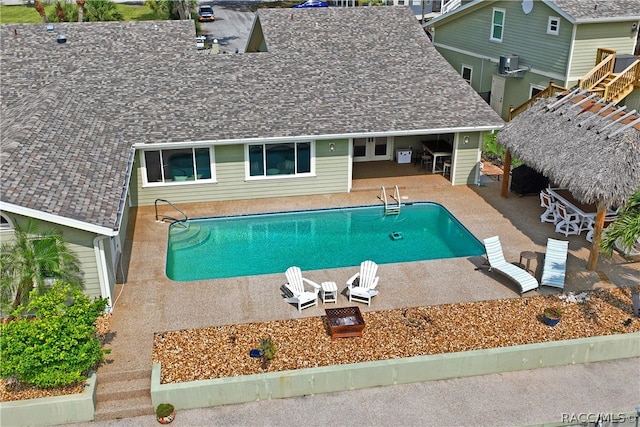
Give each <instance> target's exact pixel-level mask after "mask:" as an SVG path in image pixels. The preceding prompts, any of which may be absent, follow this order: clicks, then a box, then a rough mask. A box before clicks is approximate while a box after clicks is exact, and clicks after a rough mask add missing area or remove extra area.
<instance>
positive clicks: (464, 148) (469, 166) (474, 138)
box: [451, 132, 483, 185]
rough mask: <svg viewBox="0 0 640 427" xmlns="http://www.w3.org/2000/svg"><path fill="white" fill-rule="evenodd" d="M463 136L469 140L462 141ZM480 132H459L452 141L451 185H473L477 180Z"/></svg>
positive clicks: (480, 142) (480, 143)
mask: <svg viewBox="0 0 640 427" xmlns="http://www.w3.org/2000/svg"><path fill="white" fill-rule="evenodd" d="M465 136H468V137H469V142H468V143H466V144H465V143H464V138H465ZM482 136H483V133H482V132H474V133H460V134H458V135H457V138H456V139H455V142H454V159H453V163H452V167H453V170H452V172H451V183H452V185H464V184H467V185H473V184H475V183H476V182H477V180H478V162H479V161H480V153H481V148H482Z"/></svg>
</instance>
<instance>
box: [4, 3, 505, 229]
mask: <svg viewBox="0 0 640 427" xmlns="http://www.w3.org/2000/svg"><path fill="white" fill-rule="evenodd" d="M258 16H259V19H260V21H261V23H262V28H263V29H264V33H265V39H266V44H267V48H268V52H263V53H246V54H241V55H216V56H212V55H202V54H198V53H197V51H196V49H195V43H194V30H193V23H192V22H191V21H182V22H181V21H166V22H165V21H163V22H152V21H149V22H125V23H113V22H111V23H83V24H77V23H68V24H55V27H56V29H55V31H54V32H51V33H49V32H47V31H46V30H45V26H44V25H42V24H39V25H5V26H2V28H1V30H0V31H1V32H2V52H1V54H2V70H1V71H0V72H1V76H2V81H3V85H2V88H1V89H0V90H1V94H2V100H1V105H2V116H3V120H2V125H1V126H2V127H1V129H2V153H1V156H0V159H1V161H2V177H1V180H2V181H1V189H2V194H1V198H2V201H3V202H7V203H12V204H15V205H18V206H21V207H27V208H31V209H36V210H41V211H44V212H47V213H50V214H53V215H59V216H61V217H65V218H70V219H75V220H78V221H82V222H86V223H88V224H94V225H98V226H102V227H106V228H110V229H115V228H117V224H118V216H117V215H118V206H119V204H120V202H121V198H122V195H123V189H124V186H125V181H126V176H127V167H128V162H129V160H130V153H131V146H132V145H133V144H136V143H138V144H141V143H171V142H184V141H225V140H242V139H247V138H269V137H293V136H317V137H321V136H322V135H335V134H343V135H349V134H363V133H370V132H398V133H402V132H419V131H420V130H425V129H450V128H468V127H474V126H475V127H496V126H500V125H502V123H503V122H502V120H501V119H500V117H499V116H498V115H497V114H495V113H494V112H493V110H491V109H490V108H489V106H488V105H487V104H486V103H485V102H484V101H483V100H482V99H481V98H480V97H479V96H478V95H477V94H476V93H475V92H474V91H473V90H472V89H471V87H470V86H468V85H467V84H466V82H464V80H462V79H461V78H460V76H459V75H458V73H457V72H456V71H455V70H454V69H452V68H451V66H450V65H449V64H448V63H447V62H446V61H445V60H444V59H443V58H442V57H441V56H440V55H439V54H438V53H437V52H436V50H435V48H434V47H433V46H432V45H431V44H430V42H429V41H428V39H427V37H426V36H425V34H424V32H423V31H422V29H421V27H420V25H419V23H418V22H417V21H416V19H415V17H414V16H413V14H412V13H411V11H410V9H409V8H406V7H372V8H369V7H363V8H326V9H324V8H323V9H321V10H317V9H314V10H294V9H265V10H260V11H259V13H258ZM292 16H293V19H292ZM60 33H64V34H65V35H66V36H67V43H65V44H58V43H56V41H55V37H56V35H57V34H60Z"/></svg>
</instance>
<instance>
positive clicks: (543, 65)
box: [433, 1, 573, 119]
mask: <svg viewBox="0 0 640 427" xmlns="http://www.w3.org/2000/svg"><path fill="white" fill-rule="evenodd" d="M494 8H498V9H504V11H505V18H504V33H503V39H502V42H496V41H492V40H490V31H491V21H492V14H493V10H494ZM550 16H552V17H556V18H558V19H559V22H560V25H559V29H558V34H557V35H552V34H547V27H548V23H549V17H550ZM572 33H573V25H571V23H569V21H567V20H565V19H564V18H562V17H561V16H559V15H558V14H557V13H556V12H555V11H553V10H552V9H551V8H549V7H548V6H546V5H545V4H543V3H541V2H535V3H534V7H533V10H532V11H531V12H530V13H528V14H525V13H524V12H523V10H522V5H521V2H511V1H504V2H494V3H491V4H490V6H480V7H478V8H475V9H471V10H469V11H467V12H466V13H461V16H460V17H458V18H455V19H453V18H452V19H450V20H447V21H444V22H442V23H439V24H436V27H435V31H434V34H433V37H434V45H435V47H436V49H437V50H438V51H439V52H440V53H441V54H442V55H443V56H444V57H445V59H446V60H447V61H448V62H449V63H450V64H451V65H452V66H453V68H454V69H455V70H456V72H457V73H459V74H461V73H462V67H463V66H467V67H471V68H472V70H473V71H472V76H471V86H472V87H473V88H474V89H475V90H476V92H478V93H479V94H480V95H481V96H482V97H483V98H484V99H485V100H486V101H487V102H488V101H489V94H490V92H491V79H492V76H493V75H495V74H497V73H498V65H499V63H500V57H501V56H504V55H510V54H511V55H517V56H518V66H519V68H521V69H528V70H527V71H525V72H524V73H523V76H522V77H506V82H505V90H504V98H503V104H502V110H501V111H499V112H498V113H499V114H500V115H501V117H502V118H503V119H506V118H507V117H508V113H509V108H510V107H512V106H518V105H520V104H522V103H523V102H525V101H526V100H527V99H529V95H530V91H531V85H534V86H540V87H546V86H548V85H549V83H550V82H551V81H554V82H555V83H557V84H564V80H565V77H566V75H567V64H568V62H569V57H570V50H569V48H570V46H571V39H572ZM529 67H530V69H529Z"/></svg>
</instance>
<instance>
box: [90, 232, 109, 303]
mask: <svg viewBox="0 0 640 427" xmlns="http://www.w3.org/2000/svg"><path fill="white" fill-rule="evenodd" d="M108 238H109V236H98V237H96V238H95V239H93V250H94V252H95V254H96V267H97V270H98V281H99V282H100V295H101V296H102V298H106V299H107V301H108V307H107V311H111V310H112V309H113V301H112V300H111V286H110V285H109V270H108V267H107V257H106V256H105V254H104V241H105V240H106V239H108Z"/></svg>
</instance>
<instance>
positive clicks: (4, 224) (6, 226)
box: [0, 215, 13, 230]
mask: <svg viewBox="0 0 640 427" xmlns="http://www.w3.org/2000/svg"><path fill="white" fill-rule="evenodd" d="M12 228H13V224H11V221H9V218H7V217H5V216H4V215H0V230H10V229H12Z"/></svg>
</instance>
